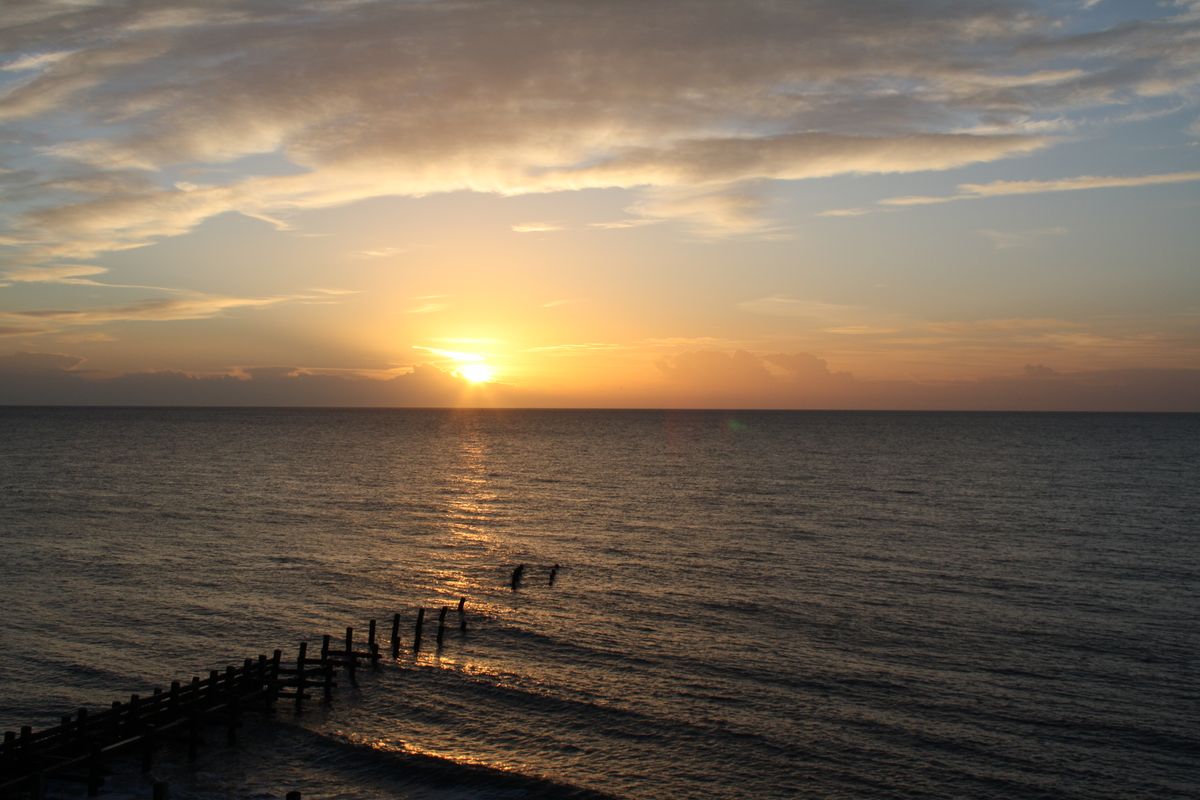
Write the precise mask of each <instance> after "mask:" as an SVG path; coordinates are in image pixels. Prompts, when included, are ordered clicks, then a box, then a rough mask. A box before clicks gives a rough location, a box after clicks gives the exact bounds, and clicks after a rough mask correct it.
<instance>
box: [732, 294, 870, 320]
mask: <svg viewBox="0 0 1200 800" xmlns="http://www.w3.org/2000/svg"><path fill="white" fill-rule="evenodd" d="M737 307H738V308H739V309H741V310H742V311H748V312H750V313H752V314H766V315H769V316H773V317H811V318H814V319H831V318H839V317H844V316H845V315H846V314H847V313H849V312H852V311H853V310H854V307H853V306H847V305H839V304H836V303H823V302H820V301H816V300H803V299H799V298H795V297H788V296H787V295H778V294H776V295H770V296H768V297H758V298H755V299H753V300H743V301H742V302H740V303H738V304H737Z"/></svg>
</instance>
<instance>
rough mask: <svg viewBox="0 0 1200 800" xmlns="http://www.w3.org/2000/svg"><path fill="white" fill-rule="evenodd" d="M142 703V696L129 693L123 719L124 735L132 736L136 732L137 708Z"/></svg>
mask: <svg viewBox="0 0 1200 800" xmlns="http://www.w3.org/2000/svg"><path fill="white" fill-rule="evenodd" d="M141 705H142V698H141V697H139V696H138V695H136V694H131V695H129V711H128V713H127V715H126V720H125V732H124V735H125V736H134V735H137V732H138V728H139V725H138V710H139V708H140V707H141Z"/></svg>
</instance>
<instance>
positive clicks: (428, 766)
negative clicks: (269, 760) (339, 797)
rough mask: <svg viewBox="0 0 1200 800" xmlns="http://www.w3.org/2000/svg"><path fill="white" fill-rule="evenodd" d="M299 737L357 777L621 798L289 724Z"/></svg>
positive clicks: (480, 790) (573, 798)
mask: <svg viewBox="0 0 1200 800" xmlns="http://www.w3.org/2000/svg"><path fill="white" fill-rule="evenodd" d="M293 727H294V729H295V733H296V735H297V737H298V738H300V739H301V740H302V741H304V742H305V745H306V746H307V747H309V748H312V749H313V750H314V751H316V752H315V753H314V757H316V758H318V759H320V761H321V765H322V767H323V768H324V769H326V770H336V771H339V772H341V773H342V774H343V775H345V776H346V777H347V778H351V779H353V781H354V782H356V783H364V784H370V783H372V782H374V781H391V780H394V778H395V776H396V775H403V776H404V783H405V784H406V788H407V789H408V790H410V791H412V790H413V789H416V788H418V787H414V786H411V785H409V784H419V785H421V786H424V787H428V788H434V789H451V790H454V791H455V792H456V794H460V793H466V792H471V793H472V795H473V796H482V797H497V796H506V797H507V796H517V797H521V798H535V799H536V798H564V800H619V796H618V795H613V794H607V793H605V792H600V791H596V790H594V789H589V788H586V787H583V786H577V785H575V784H572V783H569V782H566V781H564V780H561V779H558V778H552V777H548V776H543V775H536V774H532V773H526V772H520V771H518V770H515V769H506V768H500V767H495V766H491V765H488V764H483V763H475V762H471V761H468V760H464V759H461V758H451V757H447V756H443V755H438V754H434V753H427V752H420V751H418V750H415V749H412V748H411V747H401V746H396V745H391V744H387V743H384V742H379V741H374V740H371V739H369V738H367V737H364V736H362V735H359V734H354V733H344V732H339V731H319V730H313V729H311V728H306V727H302V726H299V725H295V726H293Z"/></svg>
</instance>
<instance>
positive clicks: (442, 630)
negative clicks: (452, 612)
mask: <svg viewBox="0 0 1200 800" xmlns="http://www.w3.org/2000/svg"><path fill="white" fill-rule="evenodd" d="M447 611H449V609H448V608H446V606H442V610H441V611H440V612H438V632H437V646H438V649H439V650H441V649H442V640H443V639H445V638H446V612H447Z"/></svg>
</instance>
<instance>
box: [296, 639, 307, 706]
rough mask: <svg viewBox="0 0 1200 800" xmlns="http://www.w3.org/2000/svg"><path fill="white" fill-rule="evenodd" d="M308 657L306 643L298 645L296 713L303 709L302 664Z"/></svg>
mask: <svg viewBox="0 0 1200 800" xmlns="http://www.w3.org/2000/svg"><path fill="white" fill-rule="evenodd" d="M307 656H308V642H301V643H300V652H299V653H297V654H296V713H299V712H300V711H301V710H303V708H304V662H305V660H306V657H307Z"/></svg>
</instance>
